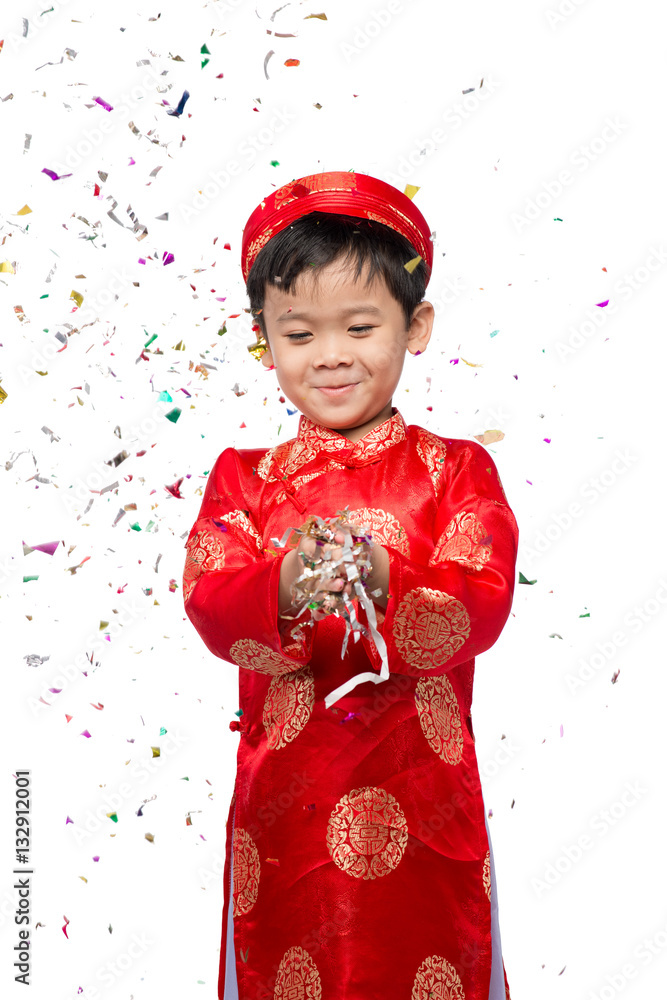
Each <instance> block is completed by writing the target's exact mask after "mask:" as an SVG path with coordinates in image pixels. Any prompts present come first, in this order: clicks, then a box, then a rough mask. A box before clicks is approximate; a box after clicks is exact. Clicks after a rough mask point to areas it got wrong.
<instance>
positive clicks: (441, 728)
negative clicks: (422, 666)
mask: <svg viewBox="0 0 667 1000" xmlns="http://www.w3.org/2000/svg"><path fill="white" fill-rule="evenodd" d="M415 702H416V704H417V712H418V714H419V722H420V724H421V727H422V732H423V733H424V736H425V737H426V740H427V742H428V745H429V746H430V748H431V750H433V752H434V753H436V754H437V755H438V757H440V758H441V759H442V760H444V761H445V762H446V763H447V764H458V763H459V762H460V760H461V758H462V757H463V729H462V726H461V712H460V710H459V703H458V701H457V700H456V695H455V694H454V689H453V687H452V685H451V684H450V682H449V678H448V677H446V676H445V675H444V674H442V676H440V677H421V678H420V679H419V682H418V683H417V686H416V688H415Z"/></svg>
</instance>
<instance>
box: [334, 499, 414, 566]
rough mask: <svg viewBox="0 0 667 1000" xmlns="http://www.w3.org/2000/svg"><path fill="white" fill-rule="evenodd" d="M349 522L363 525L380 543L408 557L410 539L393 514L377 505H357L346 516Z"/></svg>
mask: <svg viewBox="0 0 667 1000" xmlns="http://www.w3.org/2000/svg"><path fill="white" fill-rule="evenodd" d="M347 520H348V522H349V523H350V524H357V525H359V526H360V527H363V526H364V525H365V526H367V527H369V528H370V532H371V534H372V536H373V538H374V539H375V541H377V542H379V544H380V545H389V546H391V548H392V549H396V551H397V552H400V553H401V555H404V556H406V557H407V558H408V559H409V558H410V540H409V538H408V534H407V531H406V530H405V528H404V527H403V525H402V524H401V522H400V521H399V520H398V518H396V517H394V515H393V514H389V513H387V511H386V510H381V509H380V508H379V507H359V508H357V510H351V511H350V513H349V516H348V518H347Z"/></svg>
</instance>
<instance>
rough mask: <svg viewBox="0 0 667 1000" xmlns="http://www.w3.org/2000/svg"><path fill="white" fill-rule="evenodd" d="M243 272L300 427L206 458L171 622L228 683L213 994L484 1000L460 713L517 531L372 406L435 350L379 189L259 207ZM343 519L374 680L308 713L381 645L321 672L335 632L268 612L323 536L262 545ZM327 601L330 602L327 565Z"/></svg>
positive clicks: (419, 235) (401, 234)
mask: <svg viewBox="0 0 667 1000" xmlns="http://www.w3.org/2000/svg"><path fill="white" fill-rule="evenodd" d="M242 262H243V273H244V278H245V279H246V281H247V291H248V295H249V298H250V304H251V307H252V310H253V313H254V314H255V315H256V316H257V318H258V321H259V326H260V329H261V333H262V334H263V336H264V339H265V343H266V350H265V353H264V354H263V357H262V363H263V364H264V365H265V366H266V367H270V366H271V365H273V366H274V367H275V369H276V372H277V376H278V381H279V384H280V387H281V389H282V391H283V393H284V394H285V396H287V397H288V398H289V399H290V400H291V401H292V402H293V403H294V405H295V406H297V407H298V408H299V409H300V411H301V414H302V415H301V417H300V422H299V431H298V435H297V437H296V438H293V439H292V440H290V441H287V442H284V443H282V444H279V445H277V446H276V447H274V448H271V449H269V450H266V449H253V450H245V451H238V450H236V449H233V448H227V449H226V450H225V451H223V452H222V454H221V455H220V457H219V458H218V459H217V461H216V463H215V466H214V468H213V470H212V471H211V474H210V476H209V479H208V483H207V487H206V491H205V495H204V499H203V502H202V506H201V510H200V513H199V517H198V519H197V521H196V523H195V525H194V526H193V528H192V531H191V533H190V537H189V539H188V543H187V561H186V567H185V572H184V598H185V607H186V611H187V614H188V616H189V618H190V620H191V621H192V622H193V624H194V626H195V628H196V629H197V630H198V632H199V633H200V634H201V636H202V638H203V640H204V642H205V643H206V645H207V646H208V648H209V649H210V650H211V652H213V653H214V654H215V655H217V656H219V657H221V658H223V659H225V660H227V661H230V662H232V663H235V664H238V666H239V667H240V668H241V669H240V672H239V674H240V676H239V704H240V708H241V710H242V715H241V717H240V721H239V723H238V724H237V726H238V729H239V730H240V737H241V739H240V744H239V750H238V760H237V776H236V784H235V791H234V796H233V799H232V804H231V806H230V813H229V820H228V824H227V860H226V869H225V901H224V912H223V935H222V950H221V963H220V981H219V996H220V998H221V1000H236V998H241V1000H259V998H267V1000H288V998H289V1000H302V998H303V1000H306V998H312V1000H320V998H321V1000H386V998H391V1000H398V998H405V1000H427V998H436V1000H505V998H506V997H509V989H508V986H507V980H506V977H505V974H504V966H503V960H502V955H501V951H500V936H499V930H498V915H497V901H496V889H495V879H494V873H493V860H492V856H491V850H490V843H489V835H488V827H487V825H486V818H485V810H484V803H483V799H482V793H481V786H480V781H479V774H478V769H477V762H476V757H475V749H474V736H473V730H472V724H471V719H470V704H471V700H472V686H473V672H474V663H475V659H474V658H475V656H476V655H477V654H478V653H481V652H483V651H484V650H485V649H488V648H489V647H490V646H492V645H493V643H494V642H495V641H496V639H497V638H498V636H499V634H500V632H501V630H502V628H503V626H504V624H505V622H506V620H507V618H508V616H509V612H510V607H511V603H512V596H513V590H514V576H515V561H516V549H517V541H518V529H517V525H516V521H515V518H514V516H513V514H512V511H511V510H510V508H509V506H508V505H507V500H506V497H505V494H504V491H503V488H502V485H501V483H500V480H499V478H498V473H497V471H496V468H495V465H494V463H493V461H492V459H491V457H490V456H489V454H488V453H487V452H486V450H485V449H484V448H483V447H482V446H481V445H479V444H478V443H477V442H476V441H468V440H455V439H449V438H442V437H439V436H438V435H435V434H432V433H431V432H429V431H427V430H425V429H423V428H421V427H418V426H409V427H408V426H406V424H405V422H404V421H403V418H402V416H401V414H400V413H399V412H398V410H397V409H396V408H395V407H393V406H392V394H393V392H394V391H395V389H396V385H397V384H398V381H399V378H400V374H401V370H402V367H403V363H404V359H405V355H406V351H407V352H410V353H411V354H415V355H416V354H419V353H421V352H423V351H424V350H425V348H426V346H427V344H428V342H429V339H430V336H431V330H432V325H433V306H432V305H431V304H430V303H429V302H427V301H423V296H424V292H425V288H426V284H427V282H428V279H429V276H430V271H431V266H432V244H431V239H430V231H429V228H428V225H427V223H426V221H425V219H424V218H423V216H422V215H421V213H420V212H419V211H418V209H417V208H416V206H415V205H414V204H413V203H412V201H411V200H410V199H409V198H408V197H407V196H405V195H403V194H401V192H399V191H397V190H396V189H395V188H393V187H391V186H390V185H388V184H385V183H384V182H382V181H379V180H376V179H375V178H372V177H368V176H365V175H362V174H354V173H337V172H336V173H326V174H316V175H312V176H310V177H303V178H300V179H299V180H298V181H294V182H292V183H291V184H287V185H285V186H284V187H283V188H280V189H279V190H277V191H275V192H273V193H272V194H271V195H270V196H269V197H268V198H266V199H265V200H264V201H263V202H262V203H261V204H260V206H258V208H257V209H256V210H255V212H253V214H252V215H251V217H250V219H249V220H248V223H247V225H246V228H245V231H244V237H243V247H242ZM406 265H407V266H406ZM345 507H349V515H348V522H349V523H350V524H358V525H362V526H367V527H369V528H370V533H371V535H372V539H373V545H372V547H371V556H372V566H371V571H370V575H369V577H368V579H367V580H366V581H365V583H364V586H365V588H366V591H367V593H368V594H373V598H372V599H373V602H374V605H375V611H376V616H377V623H378V625H377V628H378V631H379V632H380V634H381V636H382V639H383V640H384V644H385V645H386V655H387V657H388V662H389V670H390V676H389V679H388V680H387V681H384V682H383V683H381V684H379V685H375V684H374V683H370V682H368V681H366V682H364V683H357V684H356V686H355V687H353V689H352V690H350V691H348V693H346V694H345V695H343V696H342V697H340V698H339V699H338V700H337V702H336V704H335V705H333V707H330V708H328V709H327V708H326V707H325V704H324V699H325V697H326V696H327V695H328V694H329V693H330V692H331V691H332V690H333V689H334V688H338V687H339V686H340V685H342V684H344V683H345V682H346V681H349V680H350V679H351V678H354V677H355V676H356V675H357V674H358V673H360V672H364V671H366V672H367V671H369V670H375V671H377V670H378V669H379V667H380V663H381V657H380V654H379V652H378V649H377V646H376V644H375V643H374V642H373V640H372V637H371V635H370V633H369V632H368V631H366V634H365V635H363V636H362V638H361V639H360V640H359V641H358V642H350V643H349V644H348V647H347V649H346V653H345V656H344V657H341V648H342V639H343V636H344V632H345V623H344V621H343V619H342V618H341V617H340V616H338V615H336V614H328V615H326V616H325V617H324V618H322V619H321V620H319V621H317V622H314V623H307V618H308V613H307V612H306V614H305V615H304V614H301V615H300V616H299V617H298V619H297V622H296V624H295V621H294V618H293V617H292V618H290V617H281V615H283V614H285V612H287V611H288V610H289V608H290V605H291V603H292V600H293V598H294V594H295V592H294V591H293V590H292V587H293V585H294V583H295V581H296V580H297V578H298V577H299V576H300V574H301V573H302V571H303V557H304V556H305V557H306V558H308V559H311V560H313V559H316V558H317V552H319V553H322V554H324V553H325V552H326V553H329V552H330V553H331V556H332V557H333V558H334V559H338V558H339V557H340V555H341V553H342V548H341V546H342V543H343V542H344V540H345V532H344V531H341V532H340V533H338V534H337V535H336V537H335V539H334V543H332V544H329V545H327V546H324V547H320V549H319V550H317V549H316V545H315V541H314V539H312V538H309V537H308V536H307V535H302V536H301V538H300V541H299V544H298V546H297V547H296V548H292V549H290V548H282V549H280V548H279V547H278V546H276V545H275V540H282V539H283V537H284V535H285V532H286V529H288V528H290V527H295V526H298V525H299V524H301V523H303V522H305V521H306V519H307V518H308V517H309V516H310V515H315V516H318V517H323V518H333V517H335V516H336V515H337V513H338V512H339V511H341V510H342V509H343V508H345ZM272 540H274V541H273V542H272ZM301 553H303V554H304V556H302V555H301ZM318 565H322V562H321V556H320V562H319V563H318ZM326 587H327V588H328V589H329V590H330V591H332V592H338V593H343V592H345V593H346V594H348V595H349V596H350V597H352V590H351V584H350V583H349V582H348V581H347V577H346V576H344V575H343V572H342V567H341V570H340V572H339V575H338V576H337V577H334V578H333V579H330V580H328V581H327V582H326ZM378 590H380V591H381V593H379V594H378V593H376V591H378ZM353 603H354V605H355V610H356V613H357V616H358V619H359V621H360V622H361V623H362V624H364V625H365V626H366V627H367V626H368V616H367V615H366V613H365V609H364V607H363V602H361V601H359V600H354V601H353ZM304 623H305V624H304Z"/></svg>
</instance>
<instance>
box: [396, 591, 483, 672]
mask: <svg viewBox="0 0 667 1000" xmlns="http://www.w3.org/2000/svg"><path fill="white" fill-rule="evenodd" d="M469 635H470V618H469V617H468V612H467V611H466V609H465V607H464V605H463V604H462V603H461V601H458V600H457V599H456V598H455V597H452V596H451V595H450V594H445V593H443V591H441V590H429V589H428V587H417V588H415V590H409V591H408V593H407V594H406V595H405V597H404V598H403V600H402V601H401V603H400V604H399V606H398V610H397V612H396V614H395V616H394V641H395V643H396V648H397V649H398V651H399V653H400V654H401V656H402V657H403V659H404V660H405V662H406V663H409V664H410V666H413V667H416V668H417V669H419V670H432V669H433V668H434V667H440V666H442V664H443V663H446V662H447V660H449V659H451V658H452V656H453V655H454V653H456V652H457V651H458V650H459V649H460V648H461V646H463V644H464V643H465V641H466V639H467V638H468V636H469ZM425 660H430V661H431V662H430V665H428V664H427V663H425V662H424V661H425Z"/></svg>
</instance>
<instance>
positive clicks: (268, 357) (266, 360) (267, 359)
mask: <svg viewBox="0 0 667 1000" xmlns="http://www.w3.org/2000/svg"><path fill="white" fill-rule="evenodd" d="M264 339H265V340H266V337H265V338H264ZM261 362H262V364H263V365H264V367H265V368H270V367H271V366H272V365H273V355H272V354H271V348H270V347H267V349H266V350H265V351H264V354H262V357H261Z"/></svg>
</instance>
